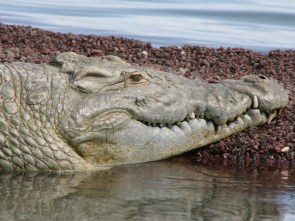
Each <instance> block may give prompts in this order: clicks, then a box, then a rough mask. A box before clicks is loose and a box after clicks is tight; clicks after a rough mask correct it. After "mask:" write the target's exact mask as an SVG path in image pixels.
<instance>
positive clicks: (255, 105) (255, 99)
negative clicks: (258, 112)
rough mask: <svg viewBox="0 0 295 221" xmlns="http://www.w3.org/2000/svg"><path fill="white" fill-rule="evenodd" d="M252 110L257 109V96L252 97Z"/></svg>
mask: <svg viewBox="0 0 295 221" xmlns="http://www.w3.org/2000/svg"><path fill="white" fill-rule="evenodd" d="M253 108H255V109H256V108H258V99H257V96H256V95H254V98H253Z"/></svg>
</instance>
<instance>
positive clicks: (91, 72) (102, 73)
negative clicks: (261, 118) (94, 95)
mask: <svg viewBox="0 0 295 221" xmlns="http://www.w3.org/2000/svg"><path fill="white" fill-rule="evenodd" d="M86 76H98V77H103V78H109V77H112V73H111V72H109V71H108V70H105V69H102V68H99V67H96V66H89V67H85V68H83V69H80V70H77V71H75V72H74V74H73V80H74V81H78V80H81V79H83V78H84V77H86Z"/></svg>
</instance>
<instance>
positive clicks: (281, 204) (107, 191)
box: [0, 158, 295, 220]
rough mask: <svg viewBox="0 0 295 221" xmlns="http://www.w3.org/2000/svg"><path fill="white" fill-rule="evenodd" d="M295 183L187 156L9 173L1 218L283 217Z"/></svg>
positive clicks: (1, 185)
mask: <svg viewBox="0 0 295 221" xmlns="http://www.w3.org/2000/svg"><path fill="white" fill-rule="evenodd" d="M267 176H269V178H270V179H271V180H269V179H268V177H267ZM273 177H277V179H273ZM267 180H268V181H271V182H268V181H267ZM293 182H295V181H294V180H293ZM294 190H295V185H294V183H292V180H291V179H289V177H286V176H285V175H284V174H283V175H280V174H277V175H275V174H273V173H272V172H269V173H268V174H267V173H264V175H263V177H261V174H259V173H256V174H253V173H252V174H250V175H245V174H243V175H241V174H240V173H237V172H235V173H229V172H223V171H221V170H216V169H212V168H208V167H205V166H202V165H191V164H189V163H187V161H184V160H183V158H176V159H171V160H167V161H160V162H154V163H146V164H136V165H127V166H121V167H116V168H113V169H110V170H106V171H100V172H93V173H76V174H62V175H57V174H45V173H13V174H4V173H3V174H0V220H214V219H218V220H254V217H255V218H261V219H263V218H265V219H267V220H280V219H282V218H283V217H284V216H285V214H288V216H289V217H292V216H294V215H295V212H293V211H294V208H295V203H294V202H293V201H292V200H294V197H295V193H294ZM292 198H293V199H292Z"/></svg>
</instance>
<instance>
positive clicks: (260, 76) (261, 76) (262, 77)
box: [258, 75, 267, 80]
mask: <svg viewBox="0 0 295 221" xmlns="http://www.w3.org/2000/svg"><path fill="white" fill-rule="evenodd" d="M258 77H259V78H261V79H263V80H265V79H267V78H266V77H265V76H263V75H259V76H258Z"/></svg>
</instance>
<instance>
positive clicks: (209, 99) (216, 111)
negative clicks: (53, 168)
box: [54, 53, 288, 166]
mask: <svg viewBox="0 0 295 221" xmlns="http://www.w3.org/2000/svg"><path fill="white" fill-rule="evenodd" d="M54 63H58V64H59V65H62V71H63V72H65V73H67V75H68V85H69V87H68V88H67V91H66V92H65V98H64V105H63V111H60V114H59V119H58V133H59V134H60V136H61V137H63V138H65V139H67V142H68V143H69V144H70V145H71V146H72V147H73V149H74V150H75V151H76V152H77V153H78V154H79V155H80V156H81V157H82V158H84V159H85V160H87V161H88V162H90V163H91V164H93V165H100V166H102V165H116V164H123V163H136V162H146V161H153V160H159V159H163V158H167V157H171V156H174V155H178V154H181V153H183V152H186V151H189V150H192V149H195V148H198V147H201V146H204V145H206V144H209V143H213V142H216V141H218V140H220V139H222V138H224V137H227V136H229V135H231V134H233V133H235V132H239V131H241V130H243V129H245V128H247V127H249V126H257V125H260V124H263V123H270V121H271V120H272V119H273V118H274V117H275V116H276V115H277V113H278V111H279V110H280V109H281V108H283V107H284V106H285V105H286V104H287V103H288V95H287V93H286V91H285V90H284V89H283V88H282V87H281V86H280V85H279V84H278V83H277V81H275V80H271V79H269V78H267V77H265V76H260V75H259V76H255V75H251V76H246V77H243V78H241V79H240V80H224V81H222V82H220V83H218V84H209V83H206V82H204V81H202V80H200V79H197V78H196V79H193V80H190V79H186V78H184V77H182V76H177V75H175V74H172V73H166V72H162V71H159V70H155V69H151V68H146V67H140V66H132V65H130V64H128V63H125V62H124V61H122V60H121V59H119V58H118V57H114V56H107V57H103V58H100V59H99V58H86V57H84V56H80V55H76V54H74V53H62V54H61V55H59V56H57V57H56V58H55V60H54Z"/></svg>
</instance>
